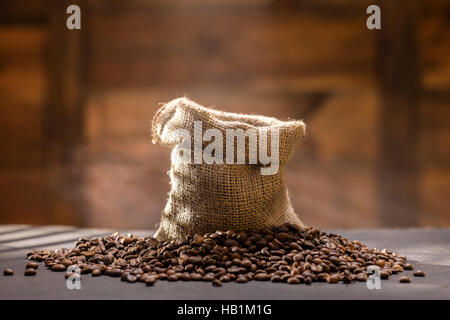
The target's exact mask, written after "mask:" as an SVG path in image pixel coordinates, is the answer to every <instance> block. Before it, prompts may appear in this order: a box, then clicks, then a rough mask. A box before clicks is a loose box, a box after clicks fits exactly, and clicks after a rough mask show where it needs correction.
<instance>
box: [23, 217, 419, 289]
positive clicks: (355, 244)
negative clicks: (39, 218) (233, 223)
mask: <svg viewBox="0 0 450 320" xmlns="http://www.w3.org/2000/svg"><path fill="white" fill-rule="evenodd" d="M28 259H29V260H36V261H43V262H44V263H45V265H46V266H47V267H48V268H49V269H51V270H52V271H56V272H58V271H59V272H64V271H66V269H67V268H68V267H69V266H72V265H76V266H77V267H78V268H79V270H80V272H81V274H89V273H90V274H92V276H94V277H97V276H101V275H108V276H110V277H117V278H121V280H122V281H127V282H138V281H139V282H143V283H145V284H146V285H149V286H151V285H153V284H154V283H155V282H156V281H159V280H167V281H179V280H182V281H208V282H211V283H212V284H213V285H214V286H222V284H223V283H225V282H230V281H235V282H237V283H246V282H248V281H252V280H255V281H272V282H284V283H288V284H301V283H304V284H310V283H312V282H316V281H317V282H328V283H338V282H344V283H352V282H354V281H367V277H368V274H367V268H368V267H369V266H378V267H379V268H380V276H381V278H382V279H388V278H389V277H390V276H391V275H392V274H396V273H400V272H402V271H403V270H405V269H406V270H412V269H413V266H412V265H411V264H408V263H406V257H403V256H399V255H397V254H396V253H392V252H390V251H388V250H386V249H383V250H377V249H370V248H367V247H366V246H365V245H364V244H363V243H361V242H359V241H349V240H347V239H346V238H344V237H342V236H339V235H337V234H333V233H325V232H323V231H320V230H317V229H314V228H299V227H297V226H295V225H292V224H283V225H281V226H279V227H273V228H265V229H262V230H257V231H216V232H214V233H206V234H196V235H192V236H188V237H186V238H183V239H178V240H175V241H161V242H160V241H158V240H157V239H155V238H151V237H148V238H143V237H137V236H134V235H131V234H129V235H126V236H125V235H120V234H119V233H113V234H111V235H109V236H105V237H101V238H92V239H84V238H81V239H79V240H78V241H77V242H76V244H75V247H74V248H72V249H70V250H68V249H59V250H56V251H53V250H44V251H33V252H30V253H28ZM27 270H34V271H35V270H36V268H33V267H30V268H27ZM414 275H417V276H424V275H425V274H424V273H423V271H420V270H419V271H416V272H415V274H414ZM66 276H68V275H66ZM400 281H401V282H409V281H407V280H406V279H405V278H404V277H402V278H401V279H400Z"/></svg>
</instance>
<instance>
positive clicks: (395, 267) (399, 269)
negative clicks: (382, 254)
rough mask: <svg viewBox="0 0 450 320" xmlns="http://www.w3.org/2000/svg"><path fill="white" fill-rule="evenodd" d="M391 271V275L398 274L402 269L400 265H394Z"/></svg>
mask: <svg viewBox="0 0 450 320" xmlns="http://www.w3.org/2000/svg"><path fill="white" fill-rule="evenodd" d="M391 270H392V272H393V273H398V272H402V271H403V268H402V267H401V266H400V265H398V264H394V265H393V266H392V268H391Z"/></svg>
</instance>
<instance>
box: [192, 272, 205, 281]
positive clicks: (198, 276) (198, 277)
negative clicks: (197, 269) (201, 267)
mask: <svg viewBox="0 0 450 320" xmlns="http://www.w3.org/2000/svg"><path fill="white" fill-rule="evenodd" d="M202 278H203V276H202V275H201V274H200V273H192V274H191V280H193V281H200V280H202Z"/></svg>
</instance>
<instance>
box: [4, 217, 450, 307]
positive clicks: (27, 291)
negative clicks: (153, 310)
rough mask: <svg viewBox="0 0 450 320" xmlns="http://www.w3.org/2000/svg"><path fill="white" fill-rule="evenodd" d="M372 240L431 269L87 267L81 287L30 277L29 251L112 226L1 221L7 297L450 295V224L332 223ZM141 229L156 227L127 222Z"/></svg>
mask: <svg viewBox="0 0 450 320" xmlns="http://www.w3.org/2000/svg"><path fill="white" fill-rule="evenodd" d="M327 231H333V232H336V233H339V234H342V235H343V236H345V237H347V238H348V239H351V240H360V241H362V242H364V243H365V244H366V245H368V246H369V247H374V248H379V249H383V248H388V249H389V250H392V251H394V252H398V253H399V254H401V255H406V256H407V257H408V261H409V262H411V263H412V264H414V266H415V269H421V270H424V271H425V272H426V277H424V278H417V277H413V276H412V271H407V272H403V273H402V275H403V274H407V275H410V276H411V279H412V282H411V283H407V284H403V283H399V281H398V279H399V277H400V276H399V275H393V276H392V277H391V278H390V279H389V280H382V281H381V289H379V290H377V289H372V290H369V289H368V288H367V285H366V283H361V282H357V283H353V284H343V283H339V284H327V283H313V284H312V285H310V286H306V285H296V286H294V285H287V284H284V283H271V282H257V281H251V282H249V283H246V284H238V283H225V284H224V286H223V287H213V286H212V285H211V283H205V282H183V281H177V282H167V281H158V282H157V283H156V284H155V286H153V287H146V286H145V285H144V284H142V283H134V284H132V283H125V282H122V281H120V279H118V278H110V277H98V278H94V277H91V276H90V275H83V277H82V281H81V289H80V290H76V289H74V290H69V289H67V286H66V280H65V278H64V274H63V273H57V272H51V271H49V270H47V269H46V268H45V267H44V266H43V264H41V265H40V266H39V269H38V273H37V275H36V276H34V277H25V276H24V275H23V270H24V267H25V264H26V262H27V260H26V253H27V252H28V251H29V250H34V249H44V248H46V249H56V248H62V247H65V248H72V247H73V245H74V242H75V241H76V240H77V239H78V238H79V237H94V236H102V235H106V234H110V233H112V232H113V230H108V229H79V228H75V227H68V226H42V227H36V226H28V225H1V226H0V269H1V270H2V274H1V275H0V299H163V300H165V299H190V300H196V299H264V300H276V299H450V229H377V230H327ZM121 232H122V233H133V234H137V235H139V236H150V235H151V234H152V231H145V230H122V231H121ZM5 268H13V269H14V275H13V276H3V269H5Z"/></svg>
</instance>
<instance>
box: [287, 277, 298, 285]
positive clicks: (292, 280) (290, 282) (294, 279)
mask: <svg viewBox="0 0 450 320" xmlns="http://www.w3.org/2000/svg"><path fill="white" fill-rule="evenodd" d="M287 283H289V284H299V283H300V279H299V278H297V277H290V278H289V279H287Z"/></svg>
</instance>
